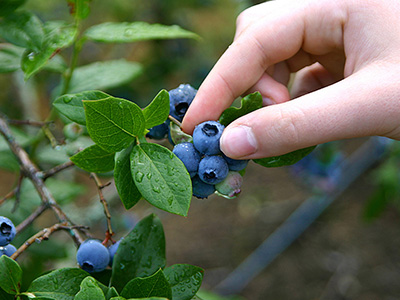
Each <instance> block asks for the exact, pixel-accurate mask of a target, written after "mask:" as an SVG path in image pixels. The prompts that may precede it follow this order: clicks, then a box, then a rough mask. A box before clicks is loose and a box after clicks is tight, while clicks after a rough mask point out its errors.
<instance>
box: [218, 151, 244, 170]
mask: <svg viewBox="0 0 400 300" xmlns="http://www.w3.org/2000/svg"><path fill="white" fill-rule="evenodd" d="M222 156H223V158H224V159H225V160H226V162H227V164H228V167H229V170H230V171H241V170H243V169H244V168H246V167H247V164H248V163H249V160H248V159H243V160H242V159H233V158H230V157H228V156H226V155H222Z"/></svg>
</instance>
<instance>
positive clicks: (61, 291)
mask: <svg viewBox="0 0 400 300" xmlns="http://www.w3.org/2000/svg"><path fill="white" fill-rule="evenodd" d="M87 276H89V274H88V273H87V272H85V271H83V270H81V269H77V268H63V269H58V270H55V271H52V272H50V273H48V274H46V275H43V276H40V277H38V278H36V279H35V280H34V281H33V282H32V283H31V285H30V287H29V289H28V291H27V292H26V293H24V294H27V293H29V294H33V295H34V296H35V297H37V298H41V297H43V298H51V299H58V300H73V299H74V297H75V295H76V294H77V293H78V292H79V290H80V284H81V282H82V280H83V279H84V278H85V277H87Z"/></svg>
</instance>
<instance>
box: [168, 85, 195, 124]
mask: <svg viewBox="0 0 400 300" xmlns="http://www.w3.org/2000/svg"><path fill="white" fill-rule="evenodd" d="M196 93H197V90H196V89H195V88H193V87H192V86H190V84H181V85H179V87H177V88H176V89H173V90H170V91H169V107H170V110H169V114H170V115H171V116H173V117H174V118H175V119H177V120H178V121H182V119H183V117H184V116H185V114H186V111H187V110H188V108H189V106H190V104H191V103H192V101H193V98H194V97H195V96H196Z"/></svg>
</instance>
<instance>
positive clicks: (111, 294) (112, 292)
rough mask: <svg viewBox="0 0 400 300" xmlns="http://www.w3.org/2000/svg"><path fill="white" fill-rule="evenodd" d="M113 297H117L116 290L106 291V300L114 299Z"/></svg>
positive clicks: (111, 288) (113, 288) (112, 288)
mask: <svg viewBox="0 0 400 300" xmlns="http://www.w3.org/2000/svg"><path fill="white" fill-rule="evenodd" d="M115 297H118V292H117V290H116V289H115V287H110V288H109V289H108V291H107V294H106V299H107V300H109V299H111V298H115Z"/></svg>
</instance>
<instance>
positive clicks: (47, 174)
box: [42, 161, 74, 180]
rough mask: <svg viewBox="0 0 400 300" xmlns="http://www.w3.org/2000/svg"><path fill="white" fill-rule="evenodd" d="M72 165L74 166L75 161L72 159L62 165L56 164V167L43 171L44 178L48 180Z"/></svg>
mask: <svg viewBox="0 0 400 300" xmlns="http://www.w3.org/2000/svg"><path fill="white" fill-rule="evenodd" d="M72 166H74V163H73V162H72V161H67V162H65V163H63V164H61V165H58V166H55V167H54V168H52V169H49V170H47V171H46V172H43V173H42V174H43V175H42V178H43V180H46V179H47V178H49V177H51V176H53V175H55V174H57V173H58V172H61V171H63V170H65V169H67V168H69V167H72Z"/></svg>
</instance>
